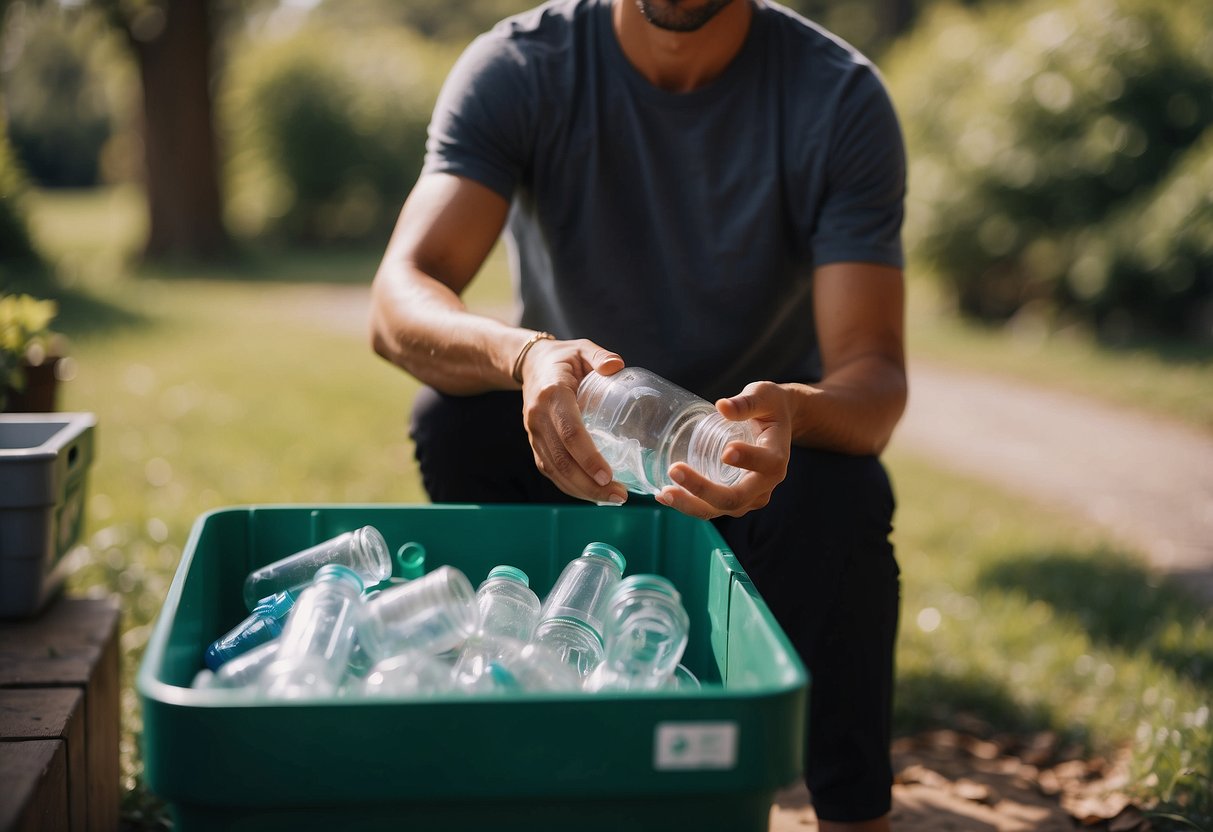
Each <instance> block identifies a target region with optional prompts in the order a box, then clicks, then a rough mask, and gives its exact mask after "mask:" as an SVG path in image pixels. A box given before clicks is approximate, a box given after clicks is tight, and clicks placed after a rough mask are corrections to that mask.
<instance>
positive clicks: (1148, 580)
mask: <svg viewBox="0 0 1213 832" xmlns="http://www.w3.org/2000/svg"><path fill="white" fill-rule="evenodd" d="M978 586H980V587H982V588H985V589H997V590H1002V591H1015V592H1019V593H1022V594H1023V595H1025V596H1026V597H1029V598H1033V599H1036V600H1039V601H1043V602H1045V603H1047V604H1049V605H1051V606H1052V607H1053V608H1054V609H1056V610H1058V611H1059V612H1062V613H1065V614H1068V615H1071V616H1073V617H1074V618H1075V619H1076V620H1077V621H1078V622H1079V623H1080V624H1081V625H1082V627H1083V628H1084V629H1085V630H1086V631H1087V633H1088V634H1089V635H1090V636H1091V638H1092V639H1093V640H1095V641H1097V642H1100V643H1103V644H1104V645H1107V646H1109V647H1114V648H1117V649H1120V650H1123V651H1126V652H1137V651H1146V652H1148V653H1149V655H1150V658H1151V660H1152V661H1154V662H1155V663H1157V664H1160V665H1162V666H1164V667H1167V668H1169V669H1171V670H1172V671H1174V672H1175V673H1176V674H1178V675H1179V676H1181V677H1183V678H1185V679H1189V680H1191V681H1193V682H1195V683H1196V684H1198V685H1201V686H1203V687H1205V688H1208V689H1213V610H1210V609H1209V606H1208V604H1207V603H1206V602H1204V601H1202V600H1201V599H1199V598H1198V597H1197V596H1195V595H1194V594H1192V593H1191V592H1189V591H1188V590H1187V588H1186V587H1185V586H1184V585H1183V584H1182V583H1181V582H1179V581H1178V580H1175V579H1164V578H1160V577H1159V576H1158V575H1156V574H1154V573H1152V572H1150V571H1148V570H1146V569H1145V568H1143V567H1142V566H1140V565H1138V564H1137V563H1135V562H1134V561H1133V560H1131V559H1130V558H1128V557H1127V556H1125V555H1123V554H1120V553H1117V552H1115V551H1107V550H1102V551H1096V552H1094V553H1091V554H1079V553H1076V552H1025V553H1021V554H1018V555H1013V556H1010V557H1008V558H1006V559H1005V560H1003V561H1001V562H999V563H998V564H996V565H994V566H992V567H991V568H989V569H987V570H986V571H985V572H984V573H983V574H982V575H981V576H980V577H979V579H978Z"/></svg>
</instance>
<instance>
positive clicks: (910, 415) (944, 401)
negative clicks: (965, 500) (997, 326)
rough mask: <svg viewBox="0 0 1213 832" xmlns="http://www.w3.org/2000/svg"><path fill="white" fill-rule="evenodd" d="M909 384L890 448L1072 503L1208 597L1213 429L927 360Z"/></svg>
mask: <svg viewBox="0 0 1213 832" xmlns="http://www.w3.org/2000/svg"><path fill="white" fill-rule="evenodd" d="M910 386H911V396H910V406H909V408H908V409H907V411H906V415H905V417H904V419H903V420H902V422H901V424H900V425H899V426H898V429H897V433H896V435H895V436H894V439H893V445H894V447H895V448H897V449H901V450H906V451H909V452H910V453H913V454H916V455H922V456H925V457H927V458H929V459H930V460H931V461H933V462H934V463H936V464H939V465H941V466H943V467H946V468H950V469H952V470H954V471H957V472H959V473H962V474H965V475H966V476H971V477H975V478H977V479H982V480H985V481H987V482H992V483H994V484H996V485H1000V486H1002V487H1004V488H1006V489H1008V490H1010V491H1012V492H1014V493H1018V494H1022V495H1023V496H1025V497H1029V498H1032V499H1036V500H1039V501H1041V502H1043V503H1045V504H1047V505H1056V506H1061V507H1063V508H1066V509H1068V510H1070V511H1072V512H1074V513H1075V514H1076V515H1077V516H1079V517H1082V518H1085V519H1086V520H1088V521H1091V522H1093V523H1095V524H1098V525H1100V526H1102V527H1104V528H1105V529H1107V530H1109V531H1110V532H1112V533H1113V534H1114V535H1117V536H1119V537H1120V538H1121V539H1123V540H1124V541H1125V542H1126V543H1128V544H1130V545H1131V546H1132V547H1133V548H1134V549H1136V550H1139V551H1141V552H1142V553H1143V554H1144V555H1145V556H1146V557H1147V558H1148V559H1149V560H1150V562H1151V563H1152V564H1153V565H1154V566H1155V567H1156V568H1158V569H1160V570H1163V571H1165V572H1170V573H1174V574H1178V575H1182V576H1184V578H1185V580H1186V581H1187V582H1188V583H1189V584H1190V585H1191V586H1193V588H1194V589H1196V590H1198V591H1200V592H1203V593H1204V595H1205V597H1207V598H1208V599H1209V600H1210V602H1211V603H1213V436H1210V435H1208V434H1203V433H1200V432H1198V431H1196V430H1193V429H1191V428H1188V427H1186V426H1182V425H1178V424H1174V423H1170V422H1166V421H1163V420H1161V419H1154V418H1150V417H1148V416H1143V415H1142V414H1140V413H1135V412H1129V411H1127V410H1122V409H1119V408H1115V407H1111V406H1108V405H1106V404H1103V403H1097V402H1093V401H1091V400H1089V399H1086V398H1082V397H1080V396H1076V395H1073V394H1070V393H1065V392H1060V391H1056V390H1044V389H1040V388H1036V387H1032V386H1030V385H1027V384H1023V383H1020V382H1014V381H1008V380H1006V379H1001V378H992V377H987V376H982V375H978V374H975V373H969V372H962V371H957V370H952V369H946V370H945V369H943V368H940V367H937V366H934V365H931V364H927V363H922V362H916V363H914V364H913V365H912V366H911V374H910Z"/></svg>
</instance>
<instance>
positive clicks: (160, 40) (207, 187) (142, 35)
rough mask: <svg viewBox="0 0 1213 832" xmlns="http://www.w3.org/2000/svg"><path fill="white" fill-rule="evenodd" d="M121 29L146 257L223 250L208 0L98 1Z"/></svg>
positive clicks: (203, 256) (209, 255)
mask: <svg viewBox="0 0 1213 832" xmlns="http://www.w3.org/2000/svg"><path fill="white" fill-rule="evenodd" d="M98 2H99V3H100V5H101V6H102V7H103V8H104V9H105V11H106V13H107V15H108V16H109V18H110V20H111V21H112V22H113V23H114V25H116V26H117V27H118V28H119V29H120V30H121V31H123V32H124V33H125V35H126V40H127V43H128V44H129V45H130V48H131V51H132V52H133V54H134V56H135V59H136V61H137V63H138V66H139V78H140V81H141V86H142V91H143V119H142V128H143V129H142V134H143V149H144V176H145V186H146V189H147V202H148V215H149V220H150V223H149V232H148V239H147V244H146V247H145V249H144V254H145V256H146V257H148V258H150V259H178V260H180V259H185V260H212V259H216V258H218V257H221V256H223V255H225V254H226V253H227V252H228V250H229V247H230V238H229V236H228V233H227V229H226V228H225V226H224V223H223V198H222V191H221V188H220V184H219V150H218V144H217V141H216V137H215V129H214V117H213V106H212V100H211V71H212V50H213V42H214V22H215V21H214V20H213V14H214V9H213V8H212V5H213V4H212V3H211V2H210V0H161V1H160V2H156V1H155V0H147V2H140V3H129V2H122V0H98Z"/></svg>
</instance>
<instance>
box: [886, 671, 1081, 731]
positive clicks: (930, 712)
mask: <svg viewBox="0 0 1213 832" xmlns="http://www.w3.org/2000/svg"><path fill="white" fill-rule="evenodd" d="M894 702H895V705H894V714H893V726H894V731H895V733H896V734H898V735H907V734H915V733H918V732H920V731H926V730H930V729H934V728H952V729H956V730H959V731H964V732H967V733H970V734H974V735H977V736H986V737H988V736H992V735H994V734H996V733H1010V734H1030V733H1035V732H1037V731H1044V730H1058V729H1059V728H1060V729H1062V730H1064V731H1066V732H1068V737H1067V738H1068V739H1070V740H1076V741H1083V740H1085V739H1086V735H1085V733H1083V734H1077V733H1075V731H1076V730H1079V729H1078V726H1074V725H1068V726H1059V725H1058V724H1057V721H1056V720H1055V719H1054V717H1053V714H1052V712H1051V711H1050V710H1049V709H1047V708H1045V707H1043V706H1039V705H1038V706H1035V707H1027V706H1025V705H1024V704H1023V703H1021V702H1017V701H1016V700H1015V699H1014V698H1013V697H1012V696H1010V695H1009V694H1008V693H1007V691H1006V688H1004V687H1003V686H1002V685H999V684H997V683H995V682H992V681H990V680H989V679H986V678H977V677H964V676H956V675H950V674H947V673H944V672H941V671H938V670H931V671H929V672H905V671H900V670H899V671H898V673H897V690H896V695H895V697H894Z"/></svg>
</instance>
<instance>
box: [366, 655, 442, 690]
mask: <svg viewBox="0 0 1213 832" xmlns="http://www.w3.org/2000/svg"><path fill="white" fill-rule="evenodd" d="M451 687H452V680H451V668H450V666H449V665H448V664H447V663H446V662H444V661H442V660H441V659H439V658H437V657H436V656H431V655H430V654H428V653H422V652H419V651H417V650H410V651H407V652H404V653H400V654H398V655H395V656H392V657H391V658H389V659H384V660H383V661H381V662H376V663H375V665H374V666H373V667H371V669H370V671H369V672H368V673H367V674H366V678H364V679H362V680H361V681H360V682H359V684H358V685H357V687H356V688H355V690H357V691H360V692H361V693H362V695H364V696H368V697H396V696H410V697H424V696H434V695H436V694H442V693H446V692H448V691H450V690H451Z"/></svg>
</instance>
